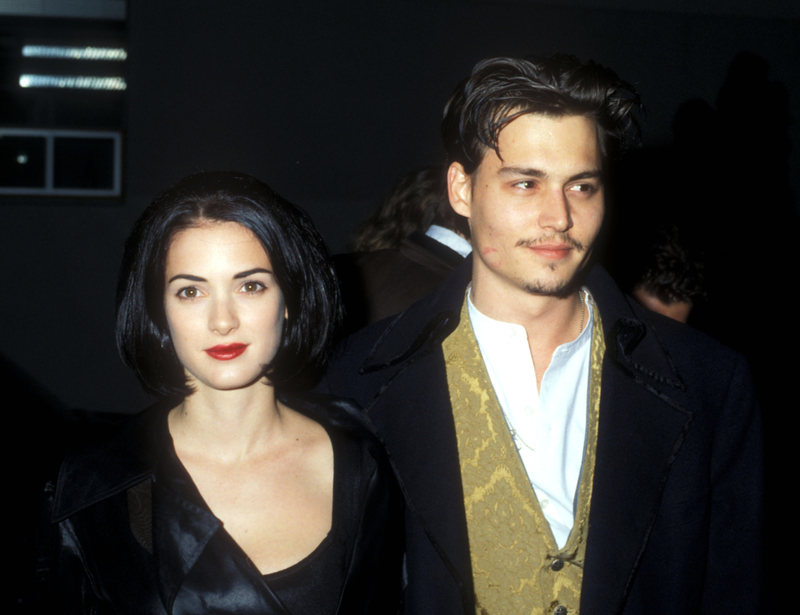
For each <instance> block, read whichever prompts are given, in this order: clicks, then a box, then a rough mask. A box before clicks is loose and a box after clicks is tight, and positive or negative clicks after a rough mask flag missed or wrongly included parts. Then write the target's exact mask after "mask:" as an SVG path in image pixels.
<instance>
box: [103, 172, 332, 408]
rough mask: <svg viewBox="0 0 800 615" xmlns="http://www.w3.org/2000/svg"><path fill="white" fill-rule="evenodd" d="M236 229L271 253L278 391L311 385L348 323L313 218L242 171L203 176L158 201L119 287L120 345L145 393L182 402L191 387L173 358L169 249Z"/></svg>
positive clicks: (137, 228)
mask: <svg viewBox="0 0 800 615" xmlns="http://www.w3.org/2000/svg"><path fill="white" fill-rule="evenodd" d="M215 222H235V223H237V224H240V225H241V226H243V227H245V228H247V229H249V230H250V231H251V232H252V233H253V234H254V235H255V236H256V237H257V238H258V240H259V241H260V242H261V245H262V246H264V250H265V251H266V253H267V255H268V256H269V259H270V262H271V263H272V268H273V274H274V276H275V279H276V280H277V283H278V286H279V288H280V290H281V293H282V294H283V298H284V301H285V302H286V308H287V311H288V317H287V318H286V320H285V321H284V325H283V332H282V338H281V344H280V347H279V349H278V352H277V354H276V355H275V358H274V359H273V361H272V362H271V363H270V364H269V365H265V366H264V375H265V376H266V377H267V378H268V379H269V381H270V382H271V383H272V385H273V386H275V389H276V391H302V390H305V389H307V388H310V387H311V386H313V384H314V383H315V382H316V380H317V378H318V377H319V375H320V372H321V371H322V369H323V368H324V366H325V362H326V359H327V355H328V351H329V349H330V345H331V341H332V339H333V336H334V334H335V332H336V327H337V325H338V324H339V322H340V320H341V317H342V308H341V300H340V297H339V286H338V283H337V281H336V277H335V276H334V273H333V270H332V268H331V265H330V263H329V261H328V253H327V250H326V248H325V244H324V242H323V240H322V237H321V236H320V235H319V233H318V232H317V230H316V229H315V228H314V225H313V224H312V222H311V219H310V218H309V217H308V215H307V214H306V213H305V212H303V211H302V210H300V209H299V208H298V207H295V206H294V205H292V204H291V203H289V202H288V201H286V200H284V199H283V198H281V197H280V196H279V195H277V194H276V193H275V192H273V191H272V189H271V188H269V186H267V185H266V184H264V183H262V182H260V181H258V180H257V179H255V178H253V177H250V176H249V175H245V174H243V173H222V172H220V173H198V174H196V175H190V176H189V177H186V178H184V179H182V180H181V181H179V182H178V183H177V184H176V185H174V186H173V187H172V188H170V189H169V190H167V191H166V192H164V193H163V194H161V195H160V196H159V197H157V198H156V199H155V200H154V201H153V202H152V203H151V204H150V206H149V207H148V208H147V209H146V210H145V212H144V213H143V214H142V216H141V217H140V218H139V220H137V222H136V224H135V225H134V227H133V231H132V233H131V236H130V237H129V238H128V241H127V242H126V244H125V255H124V257H123V261H122V269H121V270H120V275H119V283H118V285H117V347H118V348H119V351H120V354H121V355H122V359H123V360H124V361H125V363H126V364H127V365H128V366H129V367H130V368H131V369H133V371H134V372H136V375H137V376H138V378H139V381H140V382H141V384H142V386H143V387H144V389H145V390H146V391H147V392H149V393H152V394H153V395H155V396H157V397H160V398H183V397H186V396H187V395H190V394H191V393H192V392H193V389H192V388H191V387H190V386H189V385H188V383H187V379H186V375H185V372H184V369H183V365H181V363H180V361H179V360H178V356H177V354H176V353H175V348H174V347H173V344H172V340H171V339H170V332H169V327H168V326H167V318H166V314H165V311H164V288H165V279H164V275H165V273H164V269H165V264H166V259H167V251H168V250H169V247H170V244H171V242H172V239H173V237H174V236H175V234H176V233H178V232H179V231H182V230H185V229H188V228H193V227H197V226H200V225H203V224H213V223H215Z"/></svg>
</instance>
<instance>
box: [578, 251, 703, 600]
mask: <svg viewBox="0 0 800 615" xmlns="http://www.w3.org/2000/svg"><path fill="white" fill-rule="evenodd" d="M587 285H588V286H589V289H590V290H591V292H592V295H593V296H594V299H595V301H596V302H597V304H598V307H599V309H600V314H601V317H602V320H603V326H604V334H605V337H606V357H605V359H604V362H603V375H602V392H601V406H600V419H599V421H600V424H599V429H598V442H597V462H596V463H597V465H596V467H595V473H594V488H593V493H594V496H593V498H592V505H591V512H590V523H589V528H590V529H589V537H588V543H587V556H586V572H585V575H584V585H583V589H582V596H581V604H582V612H585V613H593V614H594V613H597V614H610V613H616V612H619V610H620V609H621V608H622V607H623V606H624V602H625V599H626V597H627V594H628V591H629V588H630V584H631V581H632V580H633V576H634V574H635V572H636V568H637V565H638V562H639V560H640V558H641V556H642V553H643V552H644V549H645V547H646V545H647V539H648V537H649V533H650V530H651V528H652V525H653V522H654V521H655V517H656V513H657V511H658V506H659V503H660V500H661V493H662V490H663V487H664V483H665V481H666V479H667V475H668V473H669V470H670V467H671V464H672V461H673V460H674V458H675V456H676V454H677V452H678V450H679V448H680V446H681V444H682V442H683V439H684V436H685V434H686V432H687V430H688V428H689V425H690V423H691V421H692V414H691V412H689V411H688V410H686V409H685V404H684V388H685V387H684V385H683V381H682V379H681V377H680V374H678V373H677V371H676V370H675V367H674V365H673V363H672V361H671V359H670V357H669V355H668V353H667V352H666V350H665V349H664V348H663V346H662V345H661V342H660V340H659V339H658V336H657V334H656V333H655V330H654V329H653V328H652V326H651V325H650V323H649V322H645V321H644V320H643V319H646V318H647V316H646V312H644V311H640V312H639V313H638V314H636V313H634V311H633V310H632V308H631V305H630V304H628V301H629V300H628V299H627V298H626V297H625V296H624V295H623V294H622V293H621V292H620V291H619V289H618V288H616V286H615V285H614V283H613V281H612V280H611V278H610V277H609V276H608V274H607V273H606V272H605V271H603V270H602V269H600V268H599V267H596V268H595V270H594V271H593V272H592V275H591V276H590V277H589V280H588V283H587Z"/></svg>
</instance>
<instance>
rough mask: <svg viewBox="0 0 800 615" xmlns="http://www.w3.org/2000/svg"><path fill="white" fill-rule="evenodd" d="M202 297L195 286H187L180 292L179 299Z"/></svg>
mask: <svg viewBox="0 0 800 615" xmlns="http://www.w3.org/2000/svg"><path fill="white" fill-rule="evenodd" d="M199 296H200V291H199V290H197V289H196V288H195V287H194V286H187V287H186V288H181V289H180V290H179V291H178V297H179V298H181V299H196V298H197V297H199Z"/></svg>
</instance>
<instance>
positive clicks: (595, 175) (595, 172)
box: [569, 169, 603, 182]
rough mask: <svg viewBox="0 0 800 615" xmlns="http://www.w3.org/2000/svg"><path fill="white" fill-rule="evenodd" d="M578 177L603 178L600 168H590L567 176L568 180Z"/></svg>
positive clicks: (572, 180)
mask: <svg viewBox="0 0 800 615" xmlns="http://www.w3.org/2000/svg"><path fill="white" fill-rule="evenodd" d="M578 179H600V180H602V179H603V173H602V171H600V169H592V170H591V171H584V172H583V173H578V174H577V175H573V176H572V177H570V178H569V181H571V182H574V181H575V180H578Z"/></svg>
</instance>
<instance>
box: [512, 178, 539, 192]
mask: <svg viewBox="0 0 800 615" xmlns="http://www.w3.org/2000/svg"><path fill="white" fill-rule="evenodd" d="M514 185H515V186H516V187H517V188H522V189H523V190H530V189H532V188H535V187H536V182H535V181H533V180H530V179H525V180H522V181H521V182H517V183H516V184H514Z"/></svg>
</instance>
